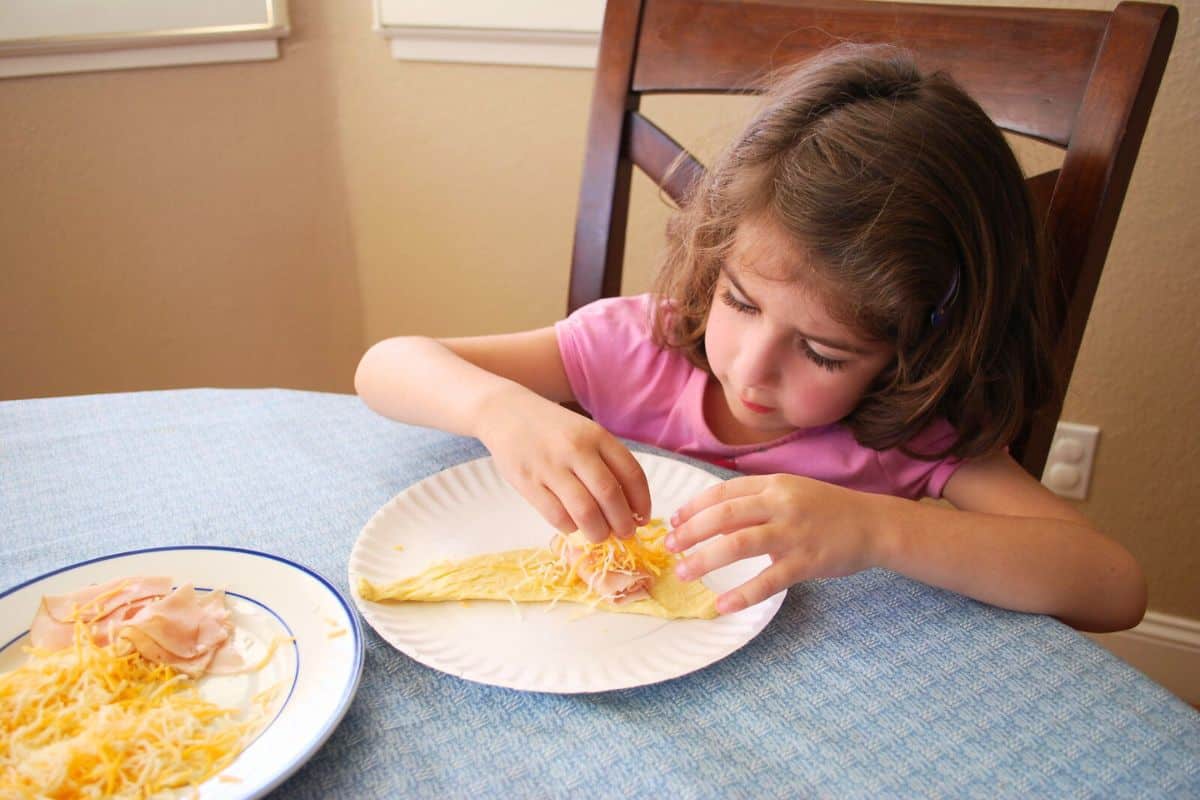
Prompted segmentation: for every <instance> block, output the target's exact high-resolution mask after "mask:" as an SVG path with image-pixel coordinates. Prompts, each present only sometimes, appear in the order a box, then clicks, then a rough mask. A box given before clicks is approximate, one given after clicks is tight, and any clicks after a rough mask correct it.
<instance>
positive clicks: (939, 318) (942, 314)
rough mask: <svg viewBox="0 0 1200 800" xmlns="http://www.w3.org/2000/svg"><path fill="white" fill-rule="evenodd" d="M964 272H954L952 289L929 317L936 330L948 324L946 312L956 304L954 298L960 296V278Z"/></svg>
mask: <svg viewBox="0 0 1200 800" xmlns="http://www.w3.org/2000/svg"><path fill="white" fill-rule="evenodd" d="M961 272H962V270H958V269H956V270H954V278H952V279H951V281H950V288H949V289H947V290H946V294H945V296H943V297H942V301H941V302H940V303H938V304H937V308H935V309H934V310H933V313H932V314H930V315H929V323H930V324H931V325H933V327H935V328H940V327H942V325H943V324H944V323H945V322H946V311H947V309H949V307H950V304H951V303H953V302H954V298H956V297H957V296H958V276H959V274H960V273H961Z"/></svg>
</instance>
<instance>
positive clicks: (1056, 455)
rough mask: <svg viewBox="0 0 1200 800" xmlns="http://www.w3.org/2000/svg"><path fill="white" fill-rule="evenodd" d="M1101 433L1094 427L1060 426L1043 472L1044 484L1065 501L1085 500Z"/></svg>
mask: <svg viewBox="0 0 1200 800" xmlns="http://www.w3.org/2000/svg"><path fill="white" fill-rule="evenodd" d="M1099 438H1100V429H1099V428H1097V427H1096V426H1095V425H1079V424H1076V423H1074V422H1060V423H1058V427H1057V428H1055V430H1054V441H1053V442H1051V443H1050V453H1049V455H1047V456H1046V468H1045V469H1044V470H1042V483H1043V484H1045V485H1046V486H1048V487H1049V488H1050V491H1052V492H1054V493H1055V494H1057V495H1060V496H1062V497H1070V498H1073V499H1075V500H1083V499H1084V498H1085V497H1087V493H1088V485H1089V484H1090V483H1091V481H1092V463H1093V462H1094V461H1095V458H1096V440H1097V439H1099Z"/></svg>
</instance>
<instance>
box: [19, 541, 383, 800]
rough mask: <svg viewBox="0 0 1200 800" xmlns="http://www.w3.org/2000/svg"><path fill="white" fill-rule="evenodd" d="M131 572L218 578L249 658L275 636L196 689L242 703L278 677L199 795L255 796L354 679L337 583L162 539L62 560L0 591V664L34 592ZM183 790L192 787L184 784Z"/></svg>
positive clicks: (285, 771) (215, 582)
mask: <svg viewBox="0 0 1200 800" xmlns="http://www.w3.org/2000/svg"><path fill="white" fill-rule="evenodd" d="M133 575H168V576H170V577H171V578H172V579H173V580H174V582H175V584H176V585H178V584H180V583H185V582H189V581H190V582H192V583H194V584H195V585H196V588H197V589H214V588H221V587H224V588H225V590H226V592H227V596H228V598H229V607H230V609H231V610H232V611H233V618H234V623H235V625H236V630H237V633H236V636H237V637H238V638H237V639H236V640H235V641H236V642H237V644H238V645H239V647H240V648H241V649H242V650H243V651H244V652H245V654H246V656H247V657H248V659H249V660H251V661H252V662H253V659H254V658H255V656H259V657H261V656H262V655H265V654H266V652H267V648H268V647H269V646H270V643H271V642H272V640H274V639H275V638H276V637H284V638H289V637H294V638H295V640H296V641H295V643H294V644H288V645H285V646H280V647H278V648H277V649H276V651H275V654H274V656H273V657H272V658H271V660H270V661H269V662H268V663H267V664H266V665H265V666H263V667H262V669H260V670H259V671H258V672H255V673H252V674H248V675H226V676H210V677H207V678H203V679H202V680H201V681H200V690H201V693H202V694H203V695H204V696H205V697H206V698H208V699H210V700H211V701H213V702H216V703H220V704H223V705H231V706H238V707H245V706H246V705H247V704H248V703H249V701H250V698H251V697H252V696H253V695H255V694H256V693H258V692H260V691H263V690H264V689H267V688H270V687H272V686H276V685H278V686H279V689H278V690H277V692H276V700H275V707H274V708H272V709H271V712H270V714H269V715H268V716H269V718H270V719H271V721H270V722H269V723H268V724H267V727H266V728H264V729H263V731H262V732H261V733H260V734H259V735H258V738H256V739H255V740H254V742H252V743H251V744H250V746H249V747H247V748H246V749H245V750H244V751H243V752H242V753H241V755H239V756H238V758H237V760H235V761H234V762H233V763H232V764H230V765H229V766H228V767H226V768H225V770H224V771H223V772H222V773H221V775H223V776H225V777H226V780H220V779H219V778H218V777H214V778H212V779H210V780H208V781H206V782H205V783H204V784H202V785H201V786H200V789H199V797H201V798H204V800H218V799H219V798H247V797H261V796H263V795H265V794H266V793H267V792H269V791H270V790H271V789H273V788H275V787H276V786H278V785H279V784H280V783H282V782H283V781H284V779H285V778H287V777H288V776H289V775H291V774H292V773H293V772H295V771H296V770H297V769H299V768H300V766H301V765H302V764H303V763H304V762H305V761H307V760H308V759H309V758H310V757H311V756H312V755H313V753H315V752H316V751H317V750H318V749H319V748H320V747H321V745H322V744H324V742H325V740H326V739H327V738H328V737H329V734H331V733H332V732H333V730H334V728H336V727H337V725H338V723H339V722H341V720H342V716H343V715H344V714H345V713H346V709H347V708H349V706H350V701H351V699H352V698H353V697H354V693H355V691H356V690H357V689H358V681H359V677H360V676H361V675H362V666H363V636H362V626H361V625H360V623H359V621H358V615H356V614H355V613H354V612H353V610H352V609H351V608H350V606H349V604H348V603H347V602H346V600H345V598H344V597H343V595H342V594H341V592H339V591H338V590H337V589H336V588H334V587H333V586H332V585H331V584H330V583H328V582H327V581H326V580H325V579H324V578H322V577H321V576H320V575H318V574H316V573H315V572H312V571H311V570H309V569H307V568H306V567H303V566H301V565H299V564H296V563H294V562H291V561H288V560H287V559H284V558H280V557H279V556H274V555H270V554H268V553H260V552H256V551H253V550H243V549H239V548H232V547H200V546H181V547H161V548H154V549H150V550H137V551H133V552H128V553H117V554H114V555H109V556H104V557H102V558H98V559H94V560H92V561H85V562H82V563H79V564H73V565H71V566H67V567H63V568H61V569H58V570H55V571H54V572H50V573H47V574H45V575H42V576H41V577H38V578H34V579H33V580H31V581H27V582H26V583H23V584H21V585H20V586H17V587H15V588H13V589H9V590H8V591H6V592H4V593H3V594H0V672H7V671H8V670H10V669H13V668H15V667H17V666H19V665H20V664H21V663H23V662H24V661H25V659H26V658H27V657H28V656H27V654H26V653H25V652H24V651H23V645H25V644H27V639H28V634H29V623H30V622H31V621H32V620H33V617H34V614H35V613H36V612H37V608H38V605H39V604H40V603H41V599H42V595H55V594H65V593H67V592H71V591H74V590H76V589H80V588H82V587H84V586H87V585H88V584H92V583H103V582H105V581H109V580H112V579H114V578H121V577H127V576H133ZM187 796H189V797H191V796H192V795H191V794H190V793H189V794H188V795H187Z"/></svg>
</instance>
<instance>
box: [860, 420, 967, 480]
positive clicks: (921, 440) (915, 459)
mask: <svg viewBox="0 0 1200 800" xmlns="http://www.w3.org/2000/svg"><path fill="white" fill-rule="evenodd" d="M957 438H958V431H957V430H955V428H954V426H953V425H951V424H950V422H949V421H948V420H946V419H944V418H939V419H936V420H934V421H933V422H931V423H930V424H929V425H927V426H925V428H923V429H922V430H921V432H920V433H918V434H917V435H916V436H914V437H913V438H912V439H909V440H908V442H907V443H906V444H905V445H904V446H903V447H890V448H887V449H886V450H876V451H874V453H875V456H876V459H877V460H878V463H879V465H880V467H881V468H882V469H883V470H884V471H885V472H886V473H887V475H888V477H889V478H890V479H891V481H893V482H894V483H895V484H896V486H897V487H900V490H899V491H898V492H896V493H897V494H905V495H907V496H909V497H921V496H929V497H941V495H942V489H943V488H944V487H945V485H946V482H947V481H949V480H950V476H951V475H953V474H954V473H955V471H956V470H957V469H958V468H959V467H960V466H962V463H963V462H962V460H961V459H959V458H956V457H954V456H951V455H945V456H939V455H937V454H938V453H943V452H945V451H946V450H948V449H949V448H950V447H951V446H952V445H953V444H954V442H955V440H956V439H957Z"/></svg>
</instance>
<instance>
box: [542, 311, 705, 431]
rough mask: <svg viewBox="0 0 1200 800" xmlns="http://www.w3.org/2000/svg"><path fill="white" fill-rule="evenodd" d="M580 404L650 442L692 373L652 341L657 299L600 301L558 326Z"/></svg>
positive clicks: (602, 419)
mask: <svg viewBox="0 0 1200 800" xmlns="http://www.w3.org/2000/svg"><path fill="white" fill-rule="evenodd" d="M555 334H556V336H557V338H558V350H559V355H560V356H561V357H562V363H563V368H564V370H565V371H566V374H567V380H568V381H569V382H570V384H571V392H572V393H573V394H574V395H575V400H576V402H578V403H579V405H581V406H583V408H584V409H586V410H587V412H588V413H589V414H591V415H592V418H593V419H595V420H596V421H597V422H599V423H600V424H601V425H603V426H604V427H606V428H608V429H609V430H610V431H612V432H614V433H616V434H618V435H621V436H629V437H631V438H636V439H641V440H644V438H643V437H644V436H645V435H646V430H645V429H646V428H647V427H649V426H652V425H653V424H655V421H656V420H661V419H663V418H664V417H665V415H666V414H667V413H669V411H670V408H671V406H672V403H673V401H674V400H675V398H677V397H678V395H679V392H680V391H681V390H682V383H681V380H682V381H686V377H687V374H688V372H689V370H688V368H687V365H686V364H684V365H683V368H682V369H681V368H680V367H679V364H678V362H679V361H680V360H681V359H680V358H676V357H674V354H671V353H667V352H665V351H663V350H662V349H661V348H659V347H658V346H657V345H655V344H654V343H653V341H652V337H651V297H650V295H637V296H633V297H613V298H606V299H603V300H597V301H595V302H593V303H589V304H588V305H586V306H584V307H583V308H581V309H579V310H577V311H576V312H575V313H573V314H571V315H570V316H569V317H567V318H566V319H564V320H561V321H559V322H558V323H557V324H556V325H555Z"/></svg>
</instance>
